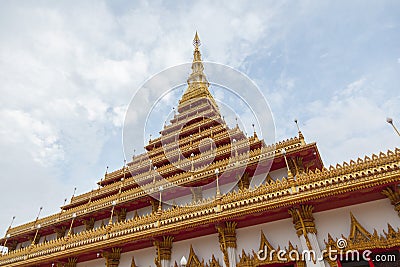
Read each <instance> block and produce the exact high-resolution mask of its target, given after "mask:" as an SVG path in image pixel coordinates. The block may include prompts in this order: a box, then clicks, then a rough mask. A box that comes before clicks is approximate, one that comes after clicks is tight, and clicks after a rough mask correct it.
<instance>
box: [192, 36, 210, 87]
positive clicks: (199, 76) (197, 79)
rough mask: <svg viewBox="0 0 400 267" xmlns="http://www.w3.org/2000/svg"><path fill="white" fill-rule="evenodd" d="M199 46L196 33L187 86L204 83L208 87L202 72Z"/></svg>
mask: <svg viewBox="0 0 400 267" xmlns="http://www.w3.org/2000/svg"><path fill="white" fill-rule="evenodd" d="M200 45H201V42H200V38H199V35H198V34H197V31H196V34H195V36H194V39H193V46H194V52H193V63H192V74H190V76H189V79H188V81H187V82H188V84H189V85H190V84H191V83H204V84H207V87H208V85H209V84H208V81H207V78H206V75H205V74H204V72H203V70H204V66H203V61H202V60H201V53H200V49H199V47H200Z"/></svg>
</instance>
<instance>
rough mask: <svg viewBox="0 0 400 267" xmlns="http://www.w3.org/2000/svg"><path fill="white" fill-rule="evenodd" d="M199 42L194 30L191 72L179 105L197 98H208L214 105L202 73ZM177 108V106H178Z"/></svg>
mask: <svg viewBox="0 0 400 267" xmlns="http://www.w3.org/2000/svg"><path fill="white" fill-rule="evenodd" d="M200 45H201V42H200V38H199V35H198V33H197V31H196V34H195V36H194V39H193V46H194V52H193V62H192V73H191V74H190V75H189V78H188V79H187V83H188V88H187V89H186V91H185V93H184V94H183V96H182V99H181V100H180V101H179V106H182V105H185V104H186V103H189V102H192V101H194V100H196V99H199V98H209V99H210V100H211V102H212V103H213V104H214V105H215V106H217V105H216V103H215V100H214V99H213V97H212V96H211V94H210V92H209V91H208V86H209V83H208V80H207V78H206V75H205V74H204V72H203V71H204V66H203V61H202V59H201V53H200V49H199V47H200ZM178 109H179V107H178Z"/></svg>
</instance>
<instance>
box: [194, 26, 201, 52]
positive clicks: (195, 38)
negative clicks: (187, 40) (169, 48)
mask: <svg viewBox="0 0 400 267" xmlns="http://www.w3.org/2000/svg"><path fill="white" fill-rule="evenodd" d="M200 45H201V42H200V38H199V34H198V33H197V31H196V34H195V35H194V38H193V46H194V47H195V49H196V50H198V49H199V46H200Z"/></svg>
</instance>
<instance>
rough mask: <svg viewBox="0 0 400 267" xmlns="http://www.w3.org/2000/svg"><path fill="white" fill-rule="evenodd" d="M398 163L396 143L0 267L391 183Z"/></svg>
mask: <svg viewBox="0 0 400 267" xmlns="http://www.w3.org/2000/svg"><path fill="white" fill-rule="evenodd" d="M399 165H400V150H399V149H397V148H396V150H395V152H392V151H389V152H388V153H387V154H384V155H383V154H380V155H379V156H376V157H373V159H370V160H366V161H363V162H359V163H357V164H348V165H347V166H346V165H345V164H344V165H343V166H341V167H338V168H335V169H332V170H324V171H319V172H315V173H307V175H303V176H301V175H299V178H298V179H296V186H297V187H298V189H299V190H298V191H297V192H296V193H291V191H290V187H291V185H289V184H288V183H287V181H286V182H285V179H282V180H277V181H276V182H272V181H271V182H270V183H268V184H262V185H260V186H259V187H257V188H254V189H251V190H242V191H240V192H231V193H228V194H226V195H223V196H222V197H221V198H220V199H218V203H219V205H220V210H219V211H218V212H217V211H216V209H215V207H216V202H217V201H216V199H204V200H203V201H202V202H201V203H196V205H189V204H188V205H186V206H183V207H174V208H169V209H167V210H164V211H163V213H162V214H161V216H158V215H157V214H148V215H145V216H138V217H136V218H132V219H130V220H127V221H124V222H120V223H115V224H112V225H109V227H100V228H97V229H92V230H90V231H82V232H80V233H76V234H72V235H71V236H69V237H62V238H59V239H56V240H50V241H47V242H44V243H39V244H35V245H32V246H29V247H26V248H22V249H17V250H15V251H11V252H9V253H7V254H5V255H3V256H0V266H4V265H7V266H28V265H32V264H35V263H38V262H42V261H44V260H56V259H57V258H61V257H64V258H65V257H68V256H69V257H73V256H75V255H77V254H78V253H83V252H90V251H95V250H99V249H101V248H107V247H108V248H111V247H113V246H120V245H122V244H124V243H129V242H134V241H136V240H142V239H145V238H151V237H156V236H162V235H168V233H170V232H172V231H179V230H180V229H188V228H196V227H198V226H199V225H205V224H210V223H211V224H214V223H215V222H220V221H225V220H231V219H232V218H235V217H236V216H243V215H246V214H254V213H257V212H264V211H267V210H273V209H276V208H282V207H287V208H290V207H293V206H295V205H299V204H301V203H304V202H307V201H312V200H316V199H320V198H325V197H329V196H335V195H339V194H344V193H347V192H354V191H357V190H362V189H365V188H373V187H377V186H382V185H386V184H392V183H395V182H397V181H398V179H399V177H400V169H399ZM300 177H301V178H300Z"/></svg>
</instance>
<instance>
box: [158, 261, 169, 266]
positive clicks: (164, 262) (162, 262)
mask: <svg viewBox="0 0 400 267" xmlns="http://www.w3.org/2000/svg"><path fill="white" fill-rule="evenodd" d="M170 262H171V261H170V260H161V262H160V263H161V267H171V266H170Z"/></svg>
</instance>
